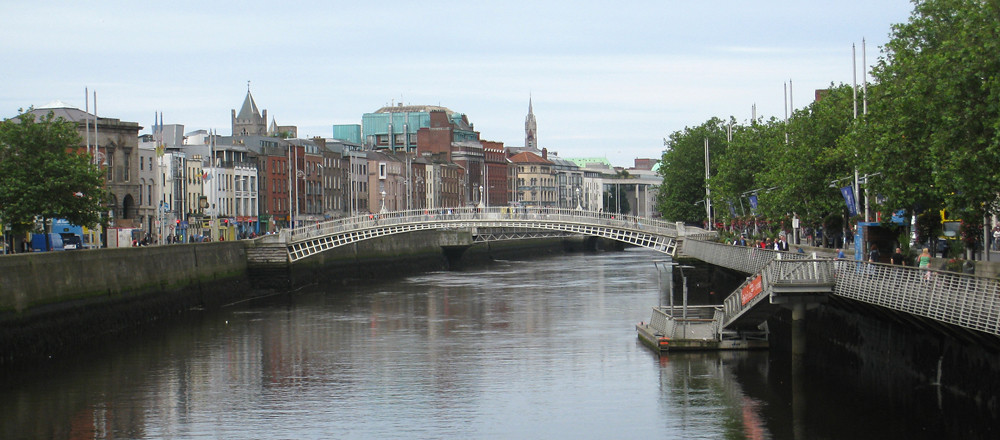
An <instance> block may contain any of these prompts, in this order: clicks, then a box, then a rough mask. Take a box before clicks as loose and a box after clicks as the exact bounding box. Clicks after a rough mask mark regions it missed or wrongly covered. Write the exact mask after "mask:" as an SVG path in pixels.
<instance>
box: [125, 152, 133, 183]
mask: <svg viewBox="0 0 1000 440" xmlns="http://www.w3.org/2000/svg"><path fill="white" fill-rule="evenodd" d="M124 153H125V165H124V171H125V176H124V179H125V181H126V182H128V179H129V175H130V174H132V152H131V151H128V150H125V151H124Z"/></svg>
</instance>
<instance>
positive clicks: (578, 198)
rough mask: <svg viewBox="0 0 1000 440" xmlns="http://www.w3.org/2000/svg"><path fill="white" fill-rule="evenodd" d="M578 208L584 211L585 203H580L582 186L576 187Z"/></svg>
mask: <svg viewBox="0 0 1000 440" xmlns="http://www.w3.org/2000/svg"><path fill="white" fill-rule="evenodd" d="M576 210H577V211H583V205H581V204H580V187H576Z"/></svg>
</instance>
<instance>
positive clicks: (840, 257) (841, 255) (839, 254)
mask: <svg viewBox="0 0 1000 440" xmlns="http://www.w3.org/2000/svg"><path fill="white" fill-rule="evenodd" d="M845 258H847V255H844V250H843V249H840V248H837V259H838V260H843V259H845Z"/></svg>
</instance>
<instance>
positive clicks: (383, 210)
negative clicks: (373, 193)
mask: <svg viewBox="0 0 1000 440" xmlns="http://www.w3.org/2000/svg"><path fill="white" fill-rule="evenodd" d="M380 194H382V209H381V210H379V212H385V190H382V192H381V193H380Z"/></svg>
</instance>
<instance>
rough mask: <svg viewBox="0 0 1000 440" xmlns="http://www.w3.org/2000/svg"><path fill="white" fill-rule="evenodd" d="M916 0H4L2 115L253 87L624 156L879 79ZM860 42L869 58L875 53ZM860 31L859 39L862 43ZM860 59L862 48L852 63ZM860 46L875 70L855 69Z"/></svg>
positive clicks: (237, 96)
mask: <svg viewBox="0 0 1000 440" xmlns="http://www.w3.org/2000/svg"><path fill="white" fill-rule="evenodd" d="M911 11H912V5H911V3H910V2H909V1H908V0H876V1H872V0H838V1H823V0H819V1H798V0H787V1H771V0H759V1H755V2H746V1H712V0H702V1H693V0H692V1H683V0H659V1H645V0H636V1H630V2H609V1H587V0H583V1H572V2H571V1H545V0H535V1H520V0H507V1H478V2H469V1H461V2H459V1H450V0H441V1H435V2H413V1H395V0H384V1H373V2H358V1H291V2H273V1H272V2H267V1H257V0H244V1H212V0H209V1H186V0H174V1H170V2H155V3H150V2H135V1H96V0H77V1H58V0H57V1H48V2H26V1H19V2H3V4H2V5H0V118H10V117H14V116H16V115H17V114H18V110H19V109H27V108H28V107H31V106H35V107H41V106H44V105H46V104H48V103H50V102H52V101H56V100H58V101H62V102H65V103H67V104H69V105H71V106H74V107H78V108H81V109H82V108H83V107H84V105H85V102H84V96H85V89H89V90H90V93H91V95H90V96H91V98H90V99H91V103H90V104H91V106H92V105H93V102H92V99H93V98H92V95H93V92H95V91H96V92H97V100H98V109H97V110H98V114H99V115H100V116H101V117H111V118H117V119H121V120H124V121H132V122H138V123H139V124H140V125H141V126H143V127H145V128H144V129H143V130H142V131H141V133H149V132H150V129H149V127H150V126H151V125H152V124H153V121H154V114H156V113H159V112H162V113H163V116H164V122H165V123H167V124H183V125H184V126H185V130H186V131H193V130H198V129H216V130H218V132H219V133H220V134H223V135H228V134H230V131H231V111H232V110H236V111H239V108H240V106H241V105H242V103H243V99H244V97H245V96H246V93H247V87H248V81H249V88H250V90H251V92H252V94H253V96H254V99H255V101H256V103H257V106H258V107H259V108H260V109H261V110H263V109H267V111H268V118H269V119H273V120H274V121H275V122H277V123H278V125H295V126H297V127H298V129H299V136H300V137H313V136H321V137H331V136H332V125H334V124H360V123H361V116H362V114H364V113H369V112H374V111H375V110H377V109H379V108H381V107H383V106H386V105H392V104H398V103H400V102H403V103H404V104H406V105H441V106H444V107H448V108H449V109H451V110H453V111H456V112H459V113H464V114H466V115H467V116H468V118H469V121H470V122H471V123H473V124H474V126H475V128H476V130H478V131H479V132H480V136H481V138H482V139H485V140H491V141H500V142H504V143H505V145H506V146H515V147H520V146H523V145H524V121H525V116H526V115H527V111H528V100H529V98H530V99H531V101H532V103H533V107H534V114H535V117H536V120H537V122H538V146H539V147H540V148H542V147H544V148H547V149H548V150H549V151H554V152H557V153H558V154H559V156H560V157H564V158H574V157H604V158H607V159H608V160H609V161H610V162H611V163H612V164H614V165H616V166H631V165H632V164H633V160H634V159H635V158H659V157H660V156H661V155H662V152H663V149H664V146H663V138H665V137H669V135H670V134H671V133H673V132H676V131H680V130H683V129H684V128H685V127H693V126H697V125H700V124H702V123H703V122H705V121H707V120H708V119H710V118H712V117H720V118H724V119H728V118H729V117H730V116H732V117H734V118H735V119H736V120H737V121H738V122H748V121H749V120H750V119H751V117H752V109H753V107H754V106H756V112H757V117H759V118H764V119H767V118H770V117H778V118H784V116H785V108H786V102H788V101H786V97H785V96H786V85H788V84H789V83H791V87H790V88H791V93H790V94H789V95H790V102H791V105H792V106H794V108H796V109H800V108H803V107H805V106H807V105H808V104H809V103H810V102H811V101H812V100H813V97H814V93H815V90H816V89H821V88H827V87H829V86H830V84H831V83H832V84H851V83H852V81H853V78H854V77H855V75H856V78H857V81H858V83H860V82H861V81H862V78H863V74H864V71H865V69H864V68H863V66H865V65H866V64H867V65H868V66H871V65H874V64H875V63H876V62H877V59H878V58H879V56H880V55H881V47H882V46H883V45H884V44H885V43H886V42H887V41H888V40H889V37H890V34H891V31H892V28H891V26H892V25H893V24H896V23H903V22H906V21H907V20H908V18H909V16H910V12H911ZM862 39H865V40H866V44H865V55H866V56H865V61H866V62H867V63H864V62H863V61H862V45H861V43H862ZM852 44H854V45H855V46H856V50H855V52H854V53H855V54H856V55H855V58H852ZM854 60H856V61H854ZM852 62H853V63H856V65H857V68H856V69H852Z"/></svg>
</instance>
